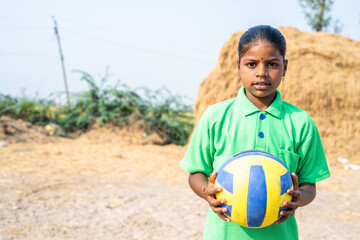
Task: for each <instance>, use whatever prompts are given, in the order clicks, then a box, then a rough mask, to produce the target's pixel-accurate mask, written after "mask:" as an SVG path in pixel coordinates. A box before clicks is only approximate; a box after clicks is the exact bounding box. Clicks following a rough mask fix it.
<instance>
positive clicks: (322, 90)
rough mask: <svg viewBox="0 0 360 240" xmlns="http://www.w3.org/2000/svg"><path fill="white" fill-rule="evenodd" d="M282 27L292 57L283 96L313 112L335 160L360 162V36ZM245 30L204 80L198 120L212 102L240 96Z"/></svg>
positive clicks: (230, 42) (197, 105)
mask: <svg viewBox="0 0 360 240" xmlns="http://www.w3.org/2000/svg"><path fill="white" fill-rule="evenodd" d="M278 29H279V30H280V31H281V32H282V33H283V35H284V36H285V38H286V41H287V54H286V58H287V59H288V60H289V67H288V72H287V74H286V79H285V81H284V82H283V83H282V84H281V85H280V87H279V90H280V92H281V93H282V96H283V100H284V101H287V102H290V103H292V104H294V105H296V106H298V107H300V108H302V109H304V110H306V111H307V112H308V113H309V114H310V115H311V116H312V118H313V119H314V121H315V123H316V124H317V126H318V128H319V132H320V135H321V137H322V139H323V143H324V148H325V152H326V154H327V156H328V158H330V160H331V161H333V160H334V161H335V158H337V157H345V158H348V159H350V161H351V162H357V163H360V157H359V156H360V155H359V152H360V144H358V143H359V142H360V124H359V121H360V111H359V107H360V81H359V76H360V42H358V41H355V40H352V39H349V38H345V37H342V36H340V35H336V34H329V33H305V32H300V31H299V30H297V29H296V28H293V27H286V28H285V27H280V28H278ZM243 32H244V31H242V32H238V33H235V34H233V35H232V36H231V37H230V39H229V40H228V41H227V42H226V43H225V44H224V46H223V48H222V49H221V51H220V55H219V58H218V63H217V65H216V66H215V68H214V70H213V71H212V72H211V73H210V74H209V75H208V76H207V78H206V79H205V80H203V82H202V83H201V84H200V88H199V92H198V97H197V100H196V102H195V115H196V119H197V120H198V119H199V118H200V116H201V115H202V113H203V112H204V111H205V109H206V108H207V107H208V106H209V105H212V104H214V103H217V102H220V101H223V100H226V99H229V98H233V97H235V96H236V94H237V92H238V90H239V88H240V87H241V86H242V84H241V82H240V79H239V76H238V73H237V67H236V60H237V58H238V55H237V44H238V41H239V38H240V36H241V34H242V33H243Z"/></svg>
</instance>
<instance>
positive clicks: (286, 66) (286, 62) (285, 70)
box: [283, 59, 288, 77]
mask: <svg viewBox="0 0 360 240" xmlns="http://www.w3.org/2000/svg"><path fill="white" fill-rule="evenodd" d="M287 68H288V60H287V59H285V60H284V71H283V77H285V74H286V72H287Z"/></svg>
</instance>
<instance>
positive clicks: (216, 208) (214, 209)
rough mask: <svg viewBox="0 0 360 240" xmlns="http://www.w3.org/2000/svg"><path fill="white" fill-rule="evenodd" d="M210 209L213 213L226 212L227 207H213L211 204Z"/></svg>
mask: <svg viewBox="0 0 360 240" xmlns="http://www.w3.org/2000/svg"><path fill="white" fill-rule="evenodd" d="M211 209H212V210H213V211H214V212H215V213H221V214H223V213H226V212H227V208H225V207H214V206H211Z"/></svg>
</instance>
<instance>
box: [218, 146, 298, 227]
mask: <svg viewBox="0 0 360 240" xmlns="http://www.w3.org/2000/svg"><path fill="white" fill-rule="evenodd" d="M215 187H222V188H223V190H222V191H221V192H219V193H217V194H216V198H218V199H219V198H224V199H225V200H226V203H225V204H222V205H221V207H226V208H227V210H228V211H227V212H226V213H224V214H225V215H226V216H228V217H229V218H230V219H231V221H233V222H235V223H237V224H239V225H241V226H243V227H248V228H263V227H266V226H269V225H271V224H273V223H274V222H275V221H276V220H278V219H279V218H280V211H283V210H286V209H287V207H285V206H283V202H284V201H289V202H290V201H291V200H292V196H291V195H289V194H287V193H286V191H287V190H288V189H292V188H293V187H292V179H291V176H290V173H289V171H288V169H287V168H286V166H285V165H284V164H283V163H282V161H281V160H279V159H278V158H276V157H275V156H273V155H271V154H269V153H266V152H263V151H257V150H251V151H244V152H240V153H237V154H235V155H233V156H232V157H231V158H229V159H228V160H227V161H226V162H225V163H224V164H223V165H222V166H221V167H220V169H219V171H218V174H217V177H216V181H215Z"/></svg>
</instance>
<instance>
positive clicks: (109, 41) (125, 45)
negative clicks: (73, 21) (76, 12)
mask: <svg viewBox="0 0 360 240" xmlns="http://www.w3.org/2000/svg"><path fill="white" fill-rule="evenodd" d="M63 32H67V33H70V34H76V35H79V36H82V37H86V38H89V39H93V40H96V41H101V42H105V43H108V44H112V45H116V46H119V47H124V48H127V49H134V50H140V51H143V52H148V53H152V54H156V55H161V56H167V57H172V58H177V59H180V60H187V61H188V60H190V61H193V62H202V63H207V64H209V63H210V64H212V63H213V62H210V61H206V60H203V59H196V58H191V57H186V56H180V55H175V54H170V53H168V52H163V51H159V50H153V49H149V48H143V47H137V46H134V45H129V44H126V43H120V42H117V41H113V40H108V39H104V38H99V37H96V36H92V35H88V34H84V33H80V32H77V31H73V30H70V29H67V28H63Z"/></svg>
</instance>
